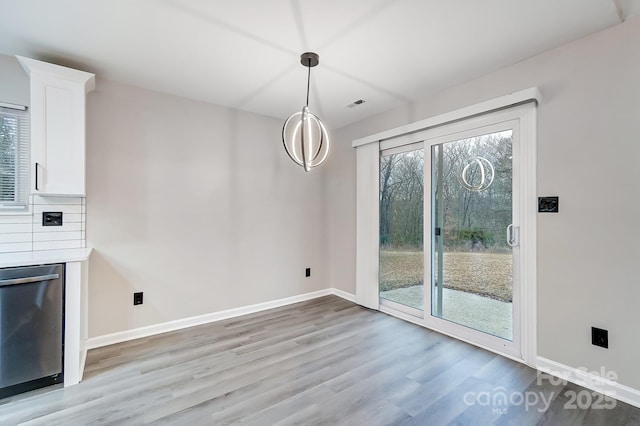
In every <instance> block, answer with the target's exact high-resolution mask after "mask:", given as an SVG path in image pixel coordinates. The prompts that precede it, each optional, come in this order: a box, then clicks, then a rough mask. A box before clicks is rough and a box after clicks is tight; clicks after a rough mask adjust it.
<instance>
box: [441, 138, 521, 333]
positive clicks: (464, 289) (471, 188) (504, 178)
mask: <svg viewBox="0 0 640 426" xmlns="http://www.w3.org/2000/svg"><path fill="white" fill-rule="evenodd" d="M512 136H513V131H512V130H511V129H507V130H504V131H498V132H493V133H488V134H482V135H476V136H471V137H465V138H462V139H457V140H449V141H446V142H441V143H435V144H433V145H431V147H430V154H431V188H430V191H431V229H430V233H431V264H432V265H433V267H432V274H431V296H432V297H431V315H433V316H435V317H437V318H441V319H443V320H447V321H450V322H453V323H456V324H459V325H463V326H466V327H470V328H472V329H474V330H478V331H481V332H484V333H488V334H491V335H494V336H497V337H500V338H503V339H507V340H513V246H514V245H516V244H517V235H516V232H515V230H514V227H513V184H512V183H513V141H512ZM447 139H450V137H449V138H447ZM435 142H437V141H435Z"/></svg>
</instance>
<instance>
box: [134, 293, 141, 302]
mask: <svg viewBox="0 0 640 426" xmlns="http://www.w3.org/2000/svg"><path fill="white" fill-rule="evenodd" d="M133 304H134V305H142V292H141V291H140V292H138V293H133Z"/></svg>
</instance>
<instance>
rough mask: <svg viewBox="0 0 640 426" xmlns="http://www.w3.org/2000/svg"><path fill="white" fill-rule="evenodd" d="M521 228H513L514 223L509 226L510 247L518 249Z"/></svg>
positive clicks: (508, 239) (508, 238) (508, 241)
mask: <svg viewBox="0 0 640 426" xmlns="http://www.w3.org/2000/svg"><path fill="white" fill-rule="evenodd" d="M519 231H520V227H519V226H513V223H512V224H511V225H509V226H507V244H508V245H509V247H517V246H518V245H519V243H520V242H519V241H518V237H519V235H518V234H519Z"/></svg>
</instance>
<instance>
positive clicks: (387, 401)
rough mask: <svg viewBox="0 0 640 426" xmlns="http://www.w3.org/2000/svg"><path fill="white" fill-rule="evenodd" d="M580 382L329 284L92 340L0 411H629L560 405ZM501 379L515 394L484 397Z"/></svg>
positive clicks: (108, 417)
mask: <svg viewBox="0 0 640 426" xmlns="http://www.w3.org/2000/svg"><path fill="white" fill-rule="evenodd" d="M583 390H584V389H582V388H580V387H578V386H575V385H572V384H568V385H566V386H565V385H555V386H554V385H553V384H551V383H550V382H549V380H547V379H545V378H543V379H542V380H538V379H537V375H536V372H535V371H534V370H532V369H530V368H528V367H526V366H524V365H522V364H519V363H516V362H513V361H510V360H507V359H505V358H502V357H500V356H497V355H494V354H492V353H489V352H486V351H484V350H481V349H478V348H475V347H473V346H470V345H467V344H465V343H462V342H459V341H457V340H454V339H451V338H448V337H445V336H442V335H440V334H438V333H435V332H432V331H429V330H427V329H424V328H422V327H419V326H416V325H413V324H410V323H407V322H404V321H401V320H399V319H396V318H393V317H390V316H387V315H385V314H382V313H379V312H374V311H370V310H367V309H364V308H362V307H359V306H357V305H354V304H353V303H350V302H347V301H345V300H343V299H340V298H338V297H335V296H328V297H323V298H320V299H315V300H312V301H308V302H303V303H298V304H295V305H290V306H287V307H283V308H279V309H273V310H270V311H265V312H261V313H257V314H252V315H247V316H244V317H241V318H237V319H232V320H227V321H222V322H218V323H214V324H210V325H204V326H199V327H194V328H190V329H186V330H181V331H177V332H172V333H167V334H162V335H158V336H154V337H150V338H145V339H139V340H135V341H131V342H126V343H122V344H117V345H113V346H108V347H104V348H100V349H95V350H92V351H90V352H89V357H88V361H87V368H86V371H85V378H84V381H83V382H82V383H80V384H79V385H76V386H73V387H70V388H67V389H63V388H61V387H57V388H53V389H52V388H49V389H47V390H42V389H41V390H38V391H34V392H31V393H27V394H23V395H17V396H14V397H12V398H8V399H5V400H2V401H0V424H2V425H12V424H21V423H25V424H43V425H44V424H46V425H87V424H119V425H120V424H146V423H154V424H171V425H197V424H211V425H218V424H234V423H243V424H245V423H246V424H255V425H272V424H305V425H306V424H341V425H376V424H398V425H405V424H406V425H410V424H416V425H438V424H460V425H483V424H500V425H502V424H513V425H527V424H549V425H569V424H585V425H587V424H588V425H616V424H640V410H639V409H636V408H634V407H631V406H629V405H627V404H624V403H621V402H617V403H616V406H615V408H613V409H598V408H597V407H591V408H587V409H567V408H565V407H566V405H567V403H570V402H571V401H570V398H571V392H576V393H579V392H581V391H583ZM500 392H503V393H504V394H505V395H507V397H508V398H509V399H511V400H512V401H515V403H514V404H511V405H508V406H507V405H500V402H501V400H496V404H493V405H487V404H486V403H485V400H484V399H483V395H484V396H489V395H491V396H495V395H496V394H498V393H500ZM589 394H590V395H591V392H589ZM514 395H515V396H514ZM518 395H521V396H523V397H525V396H527V395H528V396H527V397H528V398H529V399H530V400H533V397H532V395H538V396H542V395H543V396H545V398H552V402H551V403H550V406H549V408H548V409H547V410H546V411H545V412H541V410H542V408H543V403H542V402H539V403H538V404H537V405H536V406H532V407H527V406H526V405H524V404H520V403H518V401H519V398H518ZM594 395H595V394H594ZM596 396H597V395H596ZM595 399H596V397H595V396H594V400H595ZM612 402H613V401H612V400H610V401H608V404H611V403H612ZM603 404H604V402H603ZM539 409H540V410H539Z"/></svg>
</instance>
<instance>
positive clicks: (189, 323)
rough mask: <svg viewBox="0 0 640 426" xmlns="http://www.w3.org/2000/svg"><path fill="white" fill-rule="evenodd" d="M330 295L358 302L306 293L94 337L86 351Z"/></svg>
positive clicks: (342, 294)
mask: <svg viewBox="0 0 640 426" xmlns="http://www.w3.org/2000/svg"><path fill="white" fill-rule="evenodd" d="M330 294H333V295H336V296H339V297H342V298H343V299H346V300H348V301H350V302H355V300H356V296H355V295H354V294H351V293H347V292H345V291H342V290H338V289H335V288H328V289H324V290H319V291H314V292H312V293H305V294H300V295H298V296H292V297H286V298H284V299H278V300H272V301H270V302H264V303H258V304H255V305H249V306H242V307H239V308H233V309H227V310H225V311H219V312H212V313H210V314H204V315H198V316H195V317H189V318H183V319H179V320H175V321H169V322H164V323H161V324H154V325H150V326H146V327H140V328H134V329H131V330H126V331H120V332H117V333H111V334H105V335H103V336H97V337H92V338H90V339H88V340H87V341H86V342H85V350H88V349H95V348H100V347H102V346H108V345H113V344H115V343H121V342H126V341H129V340H134V339H140V338H142V337H149V336H153V335H156V334H161V333H166V332H169V331H175V330H180V329H183V328H187V327H193V326H196V325H202V324H208V323H212V322H216V321H222V320H225V319H229V318H235V317H239V316H241V315H247V314H253V313H255V312H260V311H265V310H267V309H273V308H279V307H281V306H286V305H291V304H293V303H298V302H304V301H305V300H311V299H316V298H318V297H323V296H328V295H330Z"/></svg>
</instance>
